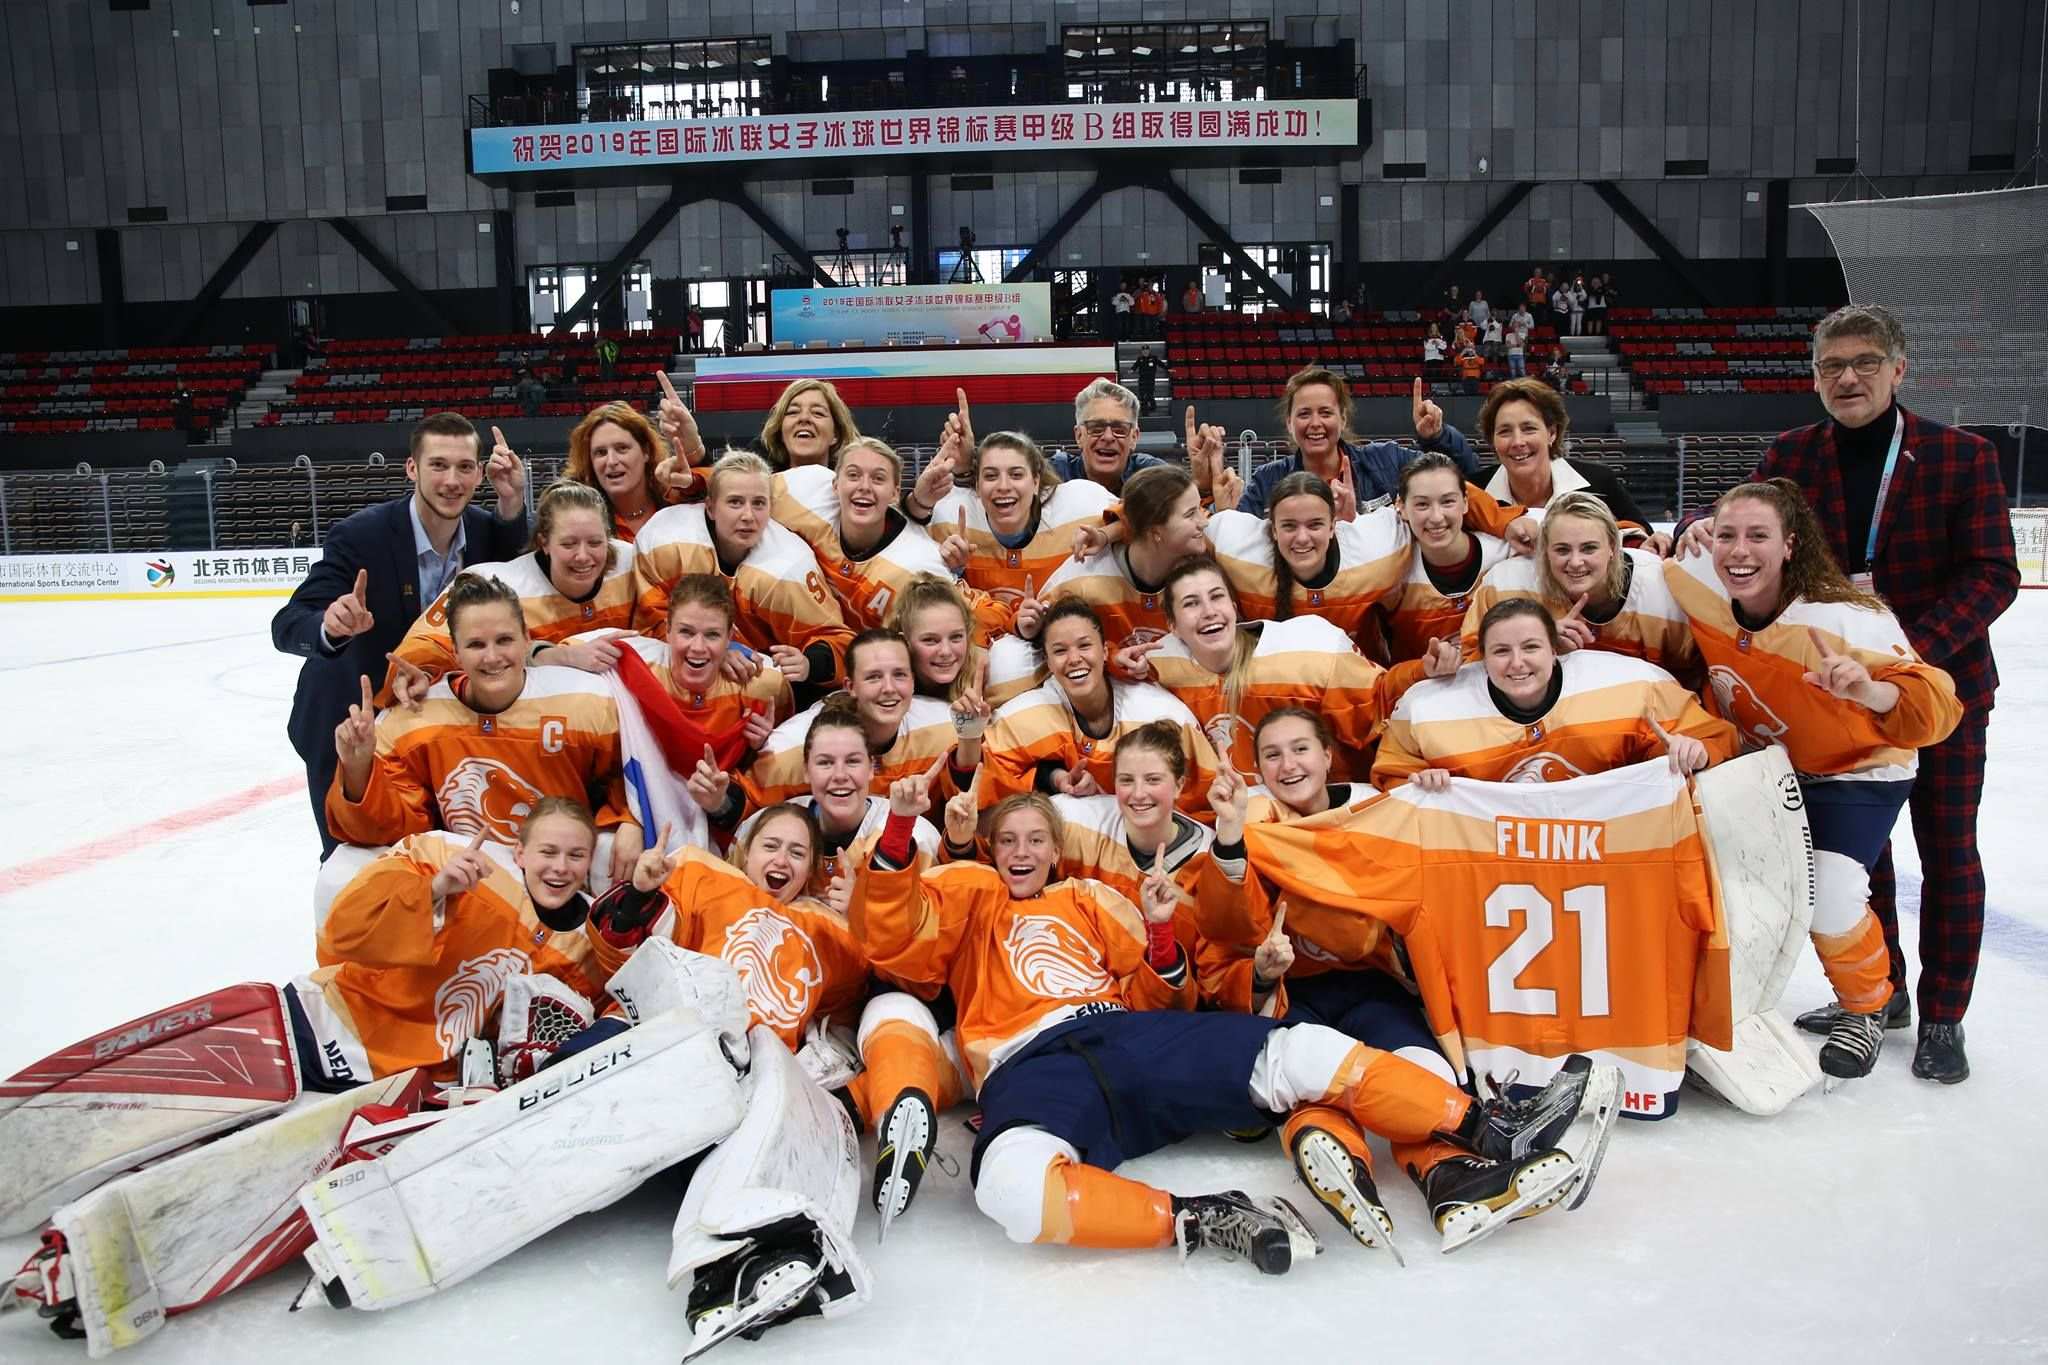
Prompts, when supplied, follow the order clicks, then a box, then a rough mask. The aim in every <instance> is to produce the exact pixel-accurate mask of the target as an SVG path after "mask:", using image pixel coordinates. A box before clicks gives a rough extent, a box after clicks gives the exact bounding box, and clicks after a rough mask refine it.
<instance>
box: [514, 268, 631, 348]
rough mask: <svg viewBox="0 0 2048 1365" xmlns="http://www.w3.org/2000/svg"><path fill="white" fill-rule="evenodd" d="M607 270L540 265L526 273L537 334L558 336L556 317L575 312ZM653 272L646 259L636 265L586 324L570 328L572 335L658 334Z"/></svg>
mask: <svg viewBox="0 0 2048 1365" xmlns="http://www.w3.org/2000/svg"><path fill="white" fill-rule="evenodd" d="M603 270H604V267H602V266H598V265H537V266H532V267H530V268H529V269H528V270H527V272H526V302H527V307H528V308H529V309H530V310H531V311H530V312H529V313H528V316H529V317H531V318H532V319H533V330H534V331H535V332H537V333H540V334H541V335H543V336H551V335H553V334H554V332H555V319H556V318H559V317H560V316H561V315H562V314H564V313H566V312H568V311H569V310H570V309H571V308H574V307H575V306H576V305H577V304H578V303H579V302H581V301H582V298H583V296H584V294H585V293H587V292H588V291H589V290H590V288H591V286H592V285H594V284H596V283H597V277H598V276H599V275H600V274H602V273H603ZM653 310H654V271H653V270H652V269H651V268H650V267H649V266H648V264H647V262H645V261H635V262H634V263H633V265H632V266H631V268H629V269H628V270H627V271H626V273H625V274H624V275H623V276H621V277H620V279H619V283H618V285H617V287H616V288H615V289H613V290H612V291H611V292H610V293H609V294H607V295H606V296H605V297H604V298H602V299H599V300H598V303H597V306H596V307H595V308H593V309H591V310H590V312H589V313H587V314H586V315H585V316H584V317H583V319H582V321H580V322H578V323H576V324H575V325H574V326H572V327H570V329H569V331H570V334H571V335H573V336H589V335H590V334H591V333H593V332H620V331H624V332H651V331H653V330H654V321H653Z"/></svg>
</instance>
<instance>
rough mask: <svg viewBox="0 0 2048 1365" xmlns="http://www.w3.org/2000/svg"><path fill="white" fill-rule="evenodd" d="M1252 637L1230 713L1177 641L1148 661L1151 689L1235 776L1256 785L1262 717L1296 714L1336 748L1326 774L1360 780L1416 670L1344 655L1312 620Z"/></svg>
mask: <svg viewBox="0 0 2048 1365" xmlns="http://www.w3.org/2000/svg"><path fill="white" fill-rule="evenodd" d="M1245 629H1248V630H1251V631H1254V632H1256V633H1257V635H1258V643H1257V645H1255V646H1254V647H1253V650H1252V657H1251V662H1250V663H1249V664H1248V665H1247V666H1246V668H1245V681H1244V688H1243V692H1242V694H1241V695H1240V696H1239V697H1238V698H1237V703H1236V705H1235V706H1234V707H1233V706H1232V705H1231V704H1230V698H1229V697H1228V696H1226V695H1225V690H1224V679H1223V677H1222V676H1221V675H1220V674H1216V673H1211V672H1210V671H1209V670H1208V669H1207V668H1205V667H1203V666H1202V665H1201V664H1199V663H1197V662H1196V661H1195V659H1194V656H1193V655H1191V654H1189V653H1188V647H1187V646H1186V645H1185V644H1183V643H1181V641H1180V639H1179V637H1178V636H1172V635H1169V636H1168V637H1167V638H1166V642H1165V643H1164V644H1162V645H1160V647H1159V648H1158V649H1156V650H1154V651H1153V652H1152V654H1151V655H1150V656H1149V657H1150V660H1151V663H1152V670H1153V672H1154V673H1155V674H1157V676H1158V678H1159V685H1160V686H1161V687H1164V688H1165V689H1166V690H1167V691H1169V692H1171V693H1173V695H1174V696H1176V697H1178V698H1180V700H1181V702H1182V703H1183V704H1184V705H1186V706H1187V708H1188V709H1189V710H1190V711H1192V712H1194V713H1195V719H1196V720H1198V721H1200V722H1201V724H1202V728H1203V730H1204V731H1206V732H1207V734H1208V736H1209V742H1210V743H1211V744H1213V745H1214V746H1215V747H1216V750H1217V752H1218V753H1223V752H1225V751H1226V749H1227V751H1228V754H1229V758H1230V762H1231V763H1232V765H1233V766H1234V767H1236V769H1237V771H1238V772H1240V773H1245V774H1249V775H1251V776H1252V780H1256V775H1257V773H1258V770H1259V764H1258V756H1257V755H1256V754H1255V753H1253V751H1252V735H1253V734H1254V733H1255V732H1256V730H1257V728H1258V724H1259V722H1260V721H1262V720H1264V719H1265V718H1266V715H1267V713H1268V712H1271V711H1277V710H1279V709H1280V708H1281V707H1283V706H1304V707H1307V708H1308V709H1309V710H1311V711H1315V712H1318V713H1320V714H1321V716H1322V717H1323V720H1324V721H1325V722H1326V723H1327V724H1328V725H1329V727H1330V734H1331V737H1332V738H1333V739H1335V740H1336V747H1335V749H1334V750H1333V752H1332V754H1331V762H1330V769H1331V772H1332V774H1333V775H1334V776H1335V777H1336V778H1338V779H1339V780H1342V779H1344V778H1347V777H1353V776H1362V775H1363V773H1364V771H1365V768H1366V766H1367V762H1368V759H1367V755H1368V754H1369V752H1370V751H1371V747H1372V743H1373V741H1374V740H1375V739H1376V738H1378V736H1379V732H1380V726H1381V725H1382V724H1383V723H1384V722H1385V720H1386V718H1387V716H1388V714H1389V713H1390V712H1392V711H1393V709H1394V703H1395V701H1397V700H1398V699H1399V697H1400V694H1401V692H1402V691H1404V690H1406V688H1407V687H1408V686H1410V685H1412V684H1413V683H1415V682H1417V681H1419V680H1420V679H1421V675H1422V667H1421V665H1420V664H1409V665H1406V666H1403V667H1401V668H1398V669H1395V670H1393V671H1391V672H1390V671H1389V670H1387V669H1384V668H1381V667H1380V666H1379V665H1378V664H1376V663H1374V662H1373V661H1372V660H1370V659H1368V658H1366V657H1365V656H1364V655H1362V654H1360V653H1359V652H1358V651H1357V650H1356V649H1355V648H1353V647H1352V644H1351V640H1350V637H1348V636H1346V635H1345V634H1344V632H1343V631H1341V630H1339V629H1338V628H1337V627H1336V625H1335V624H1333V623H1332V622H1329V621H1326V620H1324V619H1323V618H1322V617H1320V616H1298V617H1294V618H1292V619H1289V620H1286V621H1261V622H1257V623H1255V624H1253V625H1250V626H1247V627H1245Z"/></svg>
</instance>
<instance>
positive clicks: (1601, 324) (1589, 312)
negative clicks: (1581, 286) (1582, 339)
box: [1586, 275, 1607, 337]
mask: <svg viewBox="0 0 2048 1365" xmlns="http://www.w3.org/2000/svg"><path fill="white" fill-rule="evenodd" d="M1606 332H1607V277H1606V276H1605V275H1595V276H1594V277H1593V278H1592V279H1590V280H1588V281H1586V335H1587V336H1589V337H1597V336H1604V335H1605V334H1606Z"/></svg>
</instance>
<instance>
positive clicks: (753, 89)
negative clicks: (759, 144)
mask: <svg viewBox="0 0 2048 1365" xmlns="http://www.w3.org/2000/svg"><path fill="white" fill-rule="evenodd" d="M770 60H771V58H770V56H769V47H768V39H767V37H766V35H762V36H758V37H753V38H709V39H703V40H700V41H695V42H682V43H667V42H663V43H608V44H603V45H599V46H593V47H579V48H577V49H576V86H577V93H578V97H579V98H580V99H581V100H582V101H583V105H584V117H585V118H586V119H587V120H589V121H590V122H593V123H605V122H624V121H631V120H639V119H683V118H737V117H740V116H742V115H748V114H759V113H761V112H762V107H761V106H762V92H763V91H764V89H765V88H766V87H765V82H766V80H767V76H768V67H769V63H770Z"/></svg>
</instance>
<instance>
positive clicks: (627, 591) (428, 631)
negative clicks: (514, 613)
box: [377, 540, 633, 706]
mask: <svg viewBox="0 0 2048 1365" xmlns="http://www.w3.org/2000/svg"><path fill="white" fill-rule="evenodd" d="M611 545H612V564H611V567H610V568H609V569H606V570H605V572H604V577H602V578H600V579H599V580H598V584H597V591H596V592H595V593H593V594H591V596H590V597H589V598H588V599H586V600H584V601H581V602H572V601H570V600H569V599H568V598H566V597H564V596H562V594H561V593H559V592H557V591H556V590H555V585H554V584H553V583H552V582H551V581H549V579H548V575H547V570H545V569H543V568H541V566H540V556H539V555H530V554H529V555H521V556H519V558H517V559H515V560H513V561H511V562H510V563H509V564H475V565H471V566H470V569H469V572H471V573H478V574H482V575H484V576H485V577H486V578H495V579H497V580H498V581H499V582H501V583H503V584H505V585H506V586H508V587H510V588H511V589H512V591H514V592H516V593H518V594H519V610H520V612H521V614H522V615H524V616H525V617H526V633H527V634H528V635H530V636H532V637H533V638H534V639H535V640H536V641H539V642H544V643H547V644H551V645H558V644H560V643H562V642H563V641H564V640H566V639H568V638H569V637H570V636H572V635H581V634H582V633H583V632H585V631H587V630H626V629H629V628H630V627H631V626H632V624H633V546H632V545H631V543H629V542H627V541H623V540H614V541H613V542H612V543H611ZM393 652H394V653H395V654H397V655H398V657H399V658H401V659H403V660H405V661H406V662H407V663H409V664H414V665H417V666H418V667H419V668H421V669H423V670H425V672H426V675H427V677H428V678H429V679H430V680H431V681H434V682H439V681H440V680H441V678H442V675H444V674H446V673H447V672H449V671H450V670H451V669H453V668H454V667H455V646H454V645H453V644H452V643H451V642H450V641H449V638H448V594H447V593H446V592H445V591H444V592H443V593H442V594H441V595H440V596H439V597H437V598H435V599H434V603H433V605H432V606H430V607H428V608H427V609H426V611H424V612H423V613H421V615H420V618H419V619H418V620H417V621H414V622H413V623H412V627H411V628H410V629H409V630H407V631H406V632H405V638H404V639H403V640H400V641H399V642H398V648H397V649H396V650H394V651H393ZM397 672H398V666H397V665H396V664H393V665H392V666H391V667H390V669H389V670H387V671H386V673H385V675H384V690H383V691H382V692H380V693H379V694H378V697H377V704H378V705H379V706H389V705H390V704H391V680H392V678H393V677H394V676H396V674H397Z"/></svg>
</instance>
